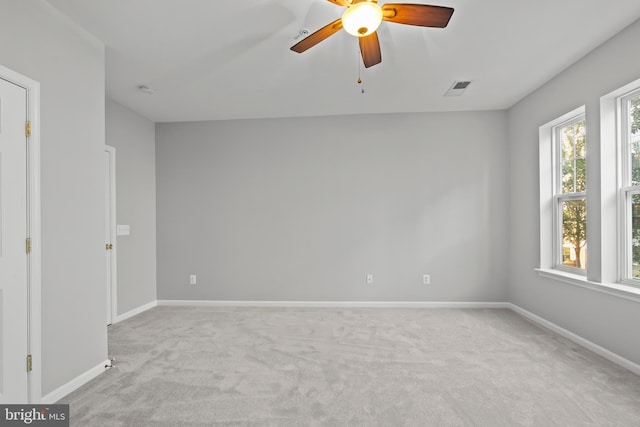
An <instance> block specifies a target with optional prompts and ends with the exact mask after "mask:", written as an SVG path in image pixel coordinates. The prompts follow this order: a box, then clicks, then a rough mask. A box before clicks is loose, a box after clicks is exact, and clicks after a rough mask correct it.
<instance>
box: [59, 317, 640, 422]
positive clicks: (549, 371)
mask: <svg viewBox="0 0 640 427" xmlns="http://www.w3.org/2000/svg"><path fill="white" fill-rule="evenodd" d="M109 351H110V355H111V356H112V357H115V358H116V359H117V361H116V367H115V368H112V369H110V370H108V371H107V372H105V373H104V374H103V375H101V376H99V377H98V378H96V379H95V380H93V381H91V382H90V383H88V384H86V385H85V386H83V387H82V388H80V389H78V390H76V391H75V392H74V393H72V394H70V395H69V396H67V397H65V398H64V399H62V400H61V401H60V403H69V404H70V405H71V425H73V426H83V427H84V426H100V427H107V426H127V427H129V426H132V427H133V426H135V427H138V426H167V427H169V426H170V427H180V426H211V425H229V426H235V425H238V426H305V425H309V426H462V425H465V426H491V427H498V426H545V427H546V426H640V377H638V376H636V375H634V374H633V373H631V372H629V371H627V370H624V369H622V368H620V367H618V366H616V365H614V364H612V363H610V362H608V361H606V360H604V359H602V358H601V357H599V356H597V355H595V354H593V353H591V352H589V351H587V350H585V349H583V348H581V347H578V346H576V345H575V344H573V343H571V342H570V341H567V340H565V339H564V338H562V337H559V336H558V335H555V334H553V333H551V332H549V331H547V330H544V329H541V328H539V327H537V326H536V325H533V324H531V323H529V322H528V321H526V320H525V319H523V318H522V317H520V316H519V315H517V314H515V313H513V312H511V311H509V310H500V309H487V310H474V309H419V308H416V309H411V308H409V309H406V308H402V309H385V308H361V309H337V308H336V309H330V308H208V307H207V308H204V307H157V308H154V309H152V310H149V311H147V312H145V313H143V314H141V315H138V316H136V317H134V318H131V319H129V320H126V321H124V322H122V323H119V324H117V325H114V326H112V327H110V329H109Z"/></svg>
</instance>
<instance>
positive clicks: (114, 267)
mask: <svg viewBox="0 0 640 427" xmlns="http://www.w3.org/2000/svg"><path fill="white" fill-rule="evenodd" d="M104 151H106V152H108V153H109V155H110V156H111V157H110V158H111V161H110V162H109V179H110V183H109V188H110V189H111V194H110V195H109V200H110V203H109V207H108V209H110V214H111V224H110V226H111V227H110V228H111V236H110V238H109V240H110V242H109V243H112V244H113V249H111V265H110V267H111V301H110V303H111V313H110V314H111V319H110V320H111V322H109V324H113V323H115V322H116V319H117V318H118V255H117V254H118V245H117V236H116V223H117V220H116V212H117V209H116V200H117V198H116V194H117V191H116V190H117V188H116V148H115V147H112V146H110V145H105V146H104ZM108 302H109V301H108Z"/></svg>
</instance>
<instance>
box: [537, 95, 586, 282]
mask: <svg viewBox="0 0 640 427" xmlns="http://www.w3.org/2000/svg"><path fill="white" fill-rule="evenodd" d="M585 113H586V109H585V106H584V105H583V106H580V107H578V108H576V109H574V110H572V111H569V112H568V113H566V114H563V115H562V116H560V117H558V118H556V119H555V120H552V121H551V122H549V123H547V124H544V125H542V126H540V129H539V137H540V158H539V168H540V175H539V178H540V266H539V270H541V271H558V272H561V273H563V274H565V273H568V274H570V275H571V276H573V277H576V278H578V277H580V278H582V280H584V278H585V277H586V269H581V268H574V267H568V266H565V265H562V250H561V247H562V238H561V237H560V236H561V234H562V212H561V211H560V209H559V208H558V207H559V206H560V205H559V203H560V202H559V200H558V196H559V194H558V177H559V176H561V169H560V167H561V166H560V162H559V161H557V159H558V158H559V156H560V152H559V151H558V150H559V147H557V144H556V143H555V139H556V134H555V133H556V129H559V128H561V127H562V126H563V125H567V124H570V123H572V122H574V121H578V120H583V119H584V118H585V116H586V114H585ZM567 196H569V194H567V195H564V197H567ZM571 196H576V198H582V197H585V198H586V195H584V196H582V195H580V194H575V193H573V194H571ZM587 267H588V265H587Z"/></svg>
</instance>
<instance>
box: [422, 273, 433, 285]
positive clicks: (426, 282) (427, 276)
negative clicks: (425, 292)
mask: <svg viewBox="0 0 640 427" xmlns="http://www.w3.org/2000/svg"><path fill="white" fill-rule="evenodd" d="M422 284H423V285H430V284H431V275H430V274H423V275H422Z"/></svg>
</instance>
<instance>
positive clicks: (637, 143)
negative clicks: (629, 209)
mask: <svg viewBox="0 0 640 427" xmlns="http://www.w3.org/2000/svg"><path fill="white" fill-rule="evenodd" d="M628 107H629V156H630V159H629V161H630V162H631V169H630V172H631V182H630V184H631V185H640V95H639V96H637V97H635V98H631V99H630V100H629V104H628ZM627 179H628V178H627Z"/></svg>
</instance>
